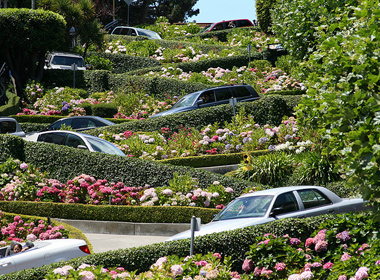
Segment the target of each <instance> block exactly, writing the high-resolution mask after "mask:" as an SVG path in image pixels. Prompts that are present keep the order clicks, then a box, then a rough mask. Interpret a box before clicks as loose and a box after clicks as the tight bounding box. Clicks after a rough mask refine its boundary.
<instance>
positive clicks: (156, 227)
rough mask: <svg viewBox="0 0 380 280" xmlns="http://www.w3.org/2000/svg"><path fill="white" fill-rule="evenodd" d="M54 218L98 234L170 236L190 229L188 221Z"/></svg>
mask: <svg viewBox="0 0 380 280" xmlns="http://www.w3.org/2000/svg"><path fill="white" fill-rule="evenodd" d="M54 220H55V221H58V222H62V223H66V224H69V225H71V226H73V227H76V228H77V229H79V230H81V231H82V232H83V233H98V234H121V235H153V236H172V235H174V234H177V233H180V232H182V231H185V230H188V229H190V223H188V224H169V223H162V224H161V223H130V222H114V221H90V220H66V219H56V218H54Z"/></svg>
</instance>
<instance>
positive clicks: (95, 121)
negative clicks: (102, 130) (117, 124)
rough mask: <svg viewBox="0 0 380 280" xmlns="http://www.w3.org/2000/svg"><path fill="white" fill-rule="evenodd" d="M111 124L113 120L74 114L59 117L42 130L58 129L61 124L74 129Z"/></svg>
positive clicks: (79, 129) (80, 129)
mask: <svg viewBox="0 0 380 280" xmlns="http://www.w3.org/2000/svg"><path fill="white" fill-rule="evenodd" d="M113 124H114V123H113V122H111V121H109V120H106V119H103V118H101V117H97V116H75V117H67V118H63V119H59V120H58V121H56V122H54V123H52V124H51V125H49V126H47V127H46V128H44V129H43V130H42V131H49V130H60V129H61V127H62V125H65V126H70V127H71V128H72V129H74V130H76V131H83V130H87V129H92V128H96V127H102V126H108V125H113Z"/></svg>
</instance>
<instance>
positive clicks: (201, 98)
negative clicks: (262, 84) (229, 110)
mask: <svg viewBox="0 0 380 280" xmlns="http://www.w3.org/2000/svg"><path fill="white" fill-rule="evenodd" d="M232 97H234V98H236V101H237V102H243V101H254V100H258V99H260V97H259V95H258V94H257V92H256V91H255V89H254V88H253V87H251V86H250V85H234V86H222V87H216V88H208V89H204V90H201V91H197V92H193V93H189V94H187V95H185V96H183V97H182V98H181V99H180V100H178V101H177V102H176V103H175V104H174V105H173V107H172V108H171V109H170V110H167V111H164V112H160V113H157V114H155V115H152V116H151V118H154V117H160V116H166V115H170V114H174V113H180V112H185V111H192V110H196V109H201V108H206V107H211V106H217V105H222V104H228V103H229V100H230V98H232Z"/></svg>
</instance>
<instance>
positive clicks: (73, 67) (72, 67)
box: [71, 63, 77, 88]
mask: <svg viewBox="0 0 380 280" xmlns="http://www.w3.org/2000/svg"><path fill="white" fill-rule="evenodd" d="M71 69H73V75H74V77H73V88H75V71H76V70H77V65H76V63H73V64H72V65H71Z"/></svg>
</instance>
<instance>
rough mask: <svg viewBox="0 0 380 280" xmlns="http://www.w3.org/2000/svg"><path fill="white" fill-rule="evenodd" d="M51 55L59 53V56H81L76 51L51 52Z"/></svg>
mask: <svg viewBox="0 0 380 280" xmlns="http://www.w3.org/2000/svg"><path fill="white" fill-rule="evenodd" d="M50 54H51V55H61V56H75V57H80V58H83V57H82V56H81V55H80V54H77V53H70V52H51V53H50Z"/></svg>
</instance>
